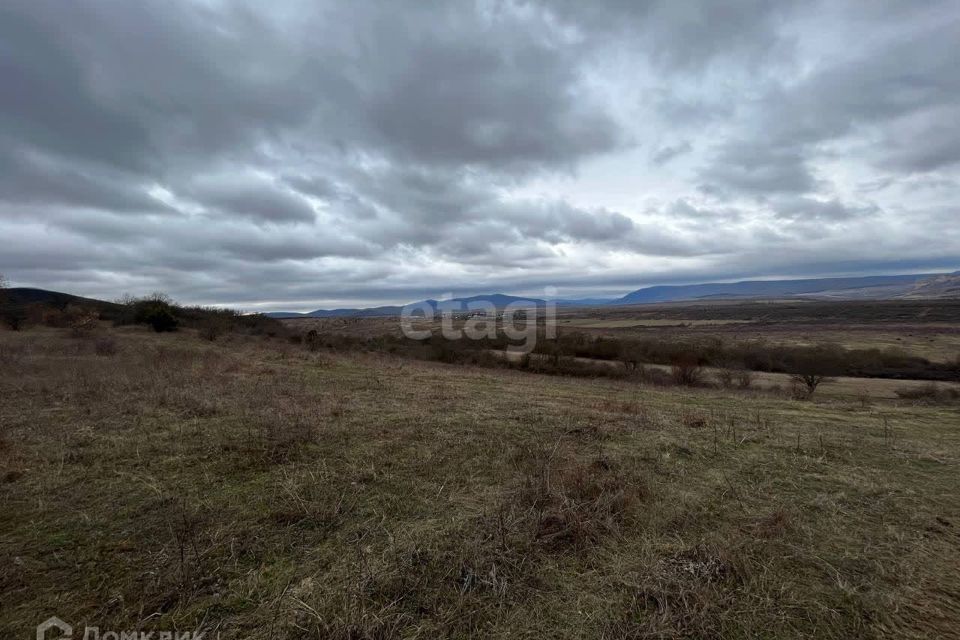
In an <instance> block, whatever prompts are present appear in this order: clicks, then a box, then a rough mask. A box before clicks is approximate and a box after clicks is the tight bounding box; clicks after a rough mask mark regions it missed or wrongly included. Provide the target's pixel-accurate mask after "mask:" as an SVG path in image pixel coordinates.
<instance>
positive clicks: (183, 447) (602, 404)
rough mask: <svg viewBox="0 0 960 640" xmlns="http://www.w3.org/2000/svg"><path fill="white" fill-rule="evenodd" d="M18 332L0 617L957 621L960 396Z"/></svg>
mask: <svg viewBox="0 0 960 640" xmlns="http://www.w3.org/2000/svg"><path fill="white" fill-rule="evenodd" d="M119 340H120V351H119V353H117V354H115V355H109V356H97V355H94V353H93V346H92V344H91V342H90V341H88V340H75V339H70V338H68V337H66V336H65V335H62V334H59V333H53V332H49V331H43V330H36V331H32V332H25V333H23V334H12V333H0V400H2V403H0V425H2V428H3V431H2V433H0V438H2V439H0V480H2V483H0V503H2V504H3V513H4V517H3V518H2V519H0V594H2V603H3V606H2V607H0V635H3V636H4V637H6V636H13V637H26V635H27V634H29V633H31V630H32V628H33V626H34V625H35V624H36V623H37V622H38V621H40V620H42V619H44V618H46V617H47V616H48V615H51V614H53V613H56V614H57V615H59V616H60V617H62V618H64V619H65V620H67V621H69V622H71V623H73V624H74V625H75V626H77V625H81V626H82V625H83V624H90V625H97V626H99V627H100V628H101V629H110V628H116V629H131V628H136V627H138V626H139V627H140V628H143V629H170V628H176V629H181V630H182V629H189V628H194V627H195V626H198V625H202V626H204V627H205V628H208V629H219V630H220V631H221V632H222V633H223V637H247V638H264V639H265V638H275V637H343V638H347V637H351V638H362V637H370V638H387V637H420V638H435V637H445V636H454V637H467V636H469V635H471V634H473V635H482V636H484V637H495V638H496V637H502V638H506V637H511V638H514V637H531V638H532V637H536V638H543V637H559V638H577V637H609V638H621V637H672V636H689V637H720V636H723V637H784V636H787V637H789V636H810V635H816V636H818V637H837V638H841V637H843V638H848V637H873V636H889V637H911V636H912V637H918V638H919V637H934V636H939V637H947V636H949V635H950V634H951V633H955V630H956V629H957V628H958V627H960V535H958V532H960V498H958V497H957V495H956V483H957V479H958V473H957V463H958V460H960V429H958V425H960V411H958V410H957V409H956V408H950V407H926V406H911V405H907V404H892V403H880V404H876V403H875V404H872V405H869V406H867V407H862V406H861V405H860V404H858V403H853V402H851V403H840V402H836V401H831V402H829V403H822V404H821V403H809V402H796V401H790V400H784V399H780V398H775V397H770V396H764V395H755V394H735V393H724V392H720V391H711V390H691V391H686V390H677V389H656V388H644V387H638V386H636V385H632V384H627V383H619V382H611V381H590V380H580V379H562V378H551V377H545V376H536V375H530V374H523V373H516V372H506V371H494V370H482V369H471V368H466V367H447V366H442V365H435V364H429V363H418V362H406V361H401V360H395V359H390V358H384V357H380V356H374V355H363V354H356V355H349V356H342V355H337V356H333V355H329V354H322V353H321V354H311V353H307V352H305V351H302V350H299V349H297V348H295V347H293V346H292V345H286V344H281V343H279V342H261V341H243V340H241V339H234V340H233V341H231V342H227V343H223V342H218V343H215V344H207V343H201V342H200V341H198V340H197V339H196V338H194V337H193V336H190V335H188V334H180V335H165V336H153V335H147V334H143V333H139V332H136V331H128V332H123V333H121V334H119Z"/></svg>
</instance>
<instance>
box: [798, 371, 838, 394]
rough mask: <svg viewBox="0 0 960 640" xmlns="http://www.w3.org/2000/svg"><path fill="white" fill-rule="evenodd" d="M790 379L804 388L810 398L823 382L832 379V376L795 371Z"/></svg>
mask: <svg viewBox="0 0 960 640" xmlns="http://www.w3.org/2000/svg"><path fill="white" fill-rule="evenodd" d="M790 379H791V380H793V381H794V383H796V384H797V385H798V386H800V387H801V388H802V389H803V390H804V392H805V395H806V397H808V398H809V397H810V396H812V395H813V392H814V391H816V390H817V387H819V386H820V385H821V384H822V383H824V382H829V381H830V378H829V377H828V376H826V375H824V374H822V373H795V374H793V376H791V378H790Z"/></svg>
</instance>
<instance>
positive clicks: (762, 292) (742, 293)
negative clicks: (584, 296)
mask: <svg viewBox="0 0 960 640" xmlns="http://www.w3.org/2000/svg"><path fill="white" fill-rule="evenodd" d="M941 275H943V274H931V273H926V274H917V275H895V276H862V277H855V278H808V279H803V280H744V281H741V282H712V283H706V284H688V285H661V286H655V287H644V288H643V289H637V290H636V291H633V292H631V293H628V294H627V295H625V296H623V297H622V298H618V299H616V300H614V301H612V302H611V303H610V304H639V303H651V302H679V301H685V300H700V299H704V298H781V297H797V296H813V297H816V296H818V295H819V296H822V297H825V298H843V295H838V293H842V292H844V291H846V292H847V294H848V295H849V297H850V298H854V299H865V298H873V297H875V296H872V295H871V293H876V294H877V296H876V297H887V298H895V297H899V296H900V295H905V294H907V293H908V292H909V291H911V290H912V288H913V287H914V286H916V285H917V283H919V282H921V281H923V280H926V279H929V278H935V277H939V276H941ZM871 290H875V291H871Z"/></svg>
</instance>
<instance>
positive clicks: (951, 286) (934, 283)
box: [267, 271, 960, 318]
mask: <svg viewBox="0 0 960 640" xmlns="http://www.w3.org/2000/svg"><path fill="white" fill-rule="evenodd" d="M957 297H960V271H957V272H955V273H948V274H942V273H940V274H937V273H922V274H911V275H892V276H861V277H854V278H810V279H804V280H745V281H742V282H712V283H705V284H687V285H661V286H654V287H644V288H642V289H637V290H636V291H633V292H631V293H628V294H627V295H625V296H623V297H621V298H616V299H613V300H611V299H604V298H583V299H570V300H562V299H561V300H557V301H556V303H557V305H558V306H562V307H576V306H582V307H596V306H608V305H627V304H649V303H657V302H682V301H693V300H717V299H734V300H735V299H757V298H816V299H828V300H885V299H910V298H957ZM478 301H486V302H490V303H492V304H493V305H494V306H496V307H497V308H498V309H502V308H503V307H505V306H507V305H508V304H510V303H511V302H519V301H528V302H531V303H534V304H536V305H537V306H540V307H542V306H543V305H545V304H546V303H545V302H544V301H543V300H538V299H535V298H521V297H516V296H508V295H503V294H499V293H497V294H492V295H478V296H472V297H469V298H454V299H453V300H448V301H444V302H443V303H438V302H437V301H436V300H425V301H423V302H421V303H417V304H421V305H422V304H429V305H431V306H432V307H433V308H434V309H435V310H436V309H437V308H438V306H437V305H438V304H453V305H455V306H457V305H462V306H463V307H466V304H467V303H469V302H478ZM402 309H403V307H401V306H384V307H372V308H368V309H317V310H316V311H311V312H309V313H294V312H283V311H281V312H276V313H269V314H267V315H269V316H272V317H274V318H305V317H306V318H328V317H338V316H354V317H370V316H395V315H399V314H400V312H401V310H402Z"/></svg>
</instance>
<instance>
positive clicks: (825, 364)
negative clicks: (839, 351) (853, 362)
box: [790, 348, 840, 398]
mask: <svg viewBox="0 0 960 640" xmlns="http://www.w3.org/2000/svg"><path fill="white" fill-rule="evenodd" d="M795 366H796V369H795V370H794V373H793V375H792V376H790V379H791V380H792V381H793V383H794V385H796V386H797V387H798V389H800V390H801V391H802V393H803V397H806V398H809V397H810V396H812V395H813V393H814V391H816V390H817V387H819V386H820V385H821V384H823V383H824V382H831V378H830V376H831V375H833V374H835V373H837V372H838V371H839V370H840V367H839V365H838V363H837V361H836V354H835V353H834V352H833V351H832V350H830V349H827V348H821V349H818V350H817V351H816V352H815V353H808V354H805V355H804V356H803V357H802V358H801V359H800V360H799V361H798V362H797V363H796V365H795Z"/></svg>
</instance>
